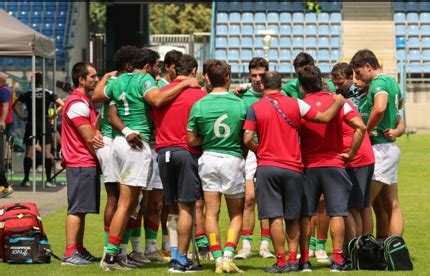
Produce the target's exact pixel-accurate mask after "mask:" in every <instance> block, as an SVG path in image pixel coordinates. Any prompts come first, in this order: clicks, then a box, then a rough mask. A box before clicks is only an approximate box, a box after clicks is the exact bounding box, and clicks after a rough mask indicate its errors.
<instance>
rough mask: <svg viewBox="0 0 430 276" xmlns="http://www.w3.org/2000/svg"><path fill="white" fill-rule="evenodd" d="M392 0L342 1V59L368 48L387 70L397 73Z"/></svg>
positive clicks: (347, 60) (393, 73)
mask: <svg viewBox="0 0 430 276" xmlns="http://www.w3.org/2000/svg"><path fill="white" fill-rule="evenodd" d="M391 5H392V3H391V2H388V1H387V2H347V1H344V2H343V9H342V19H343V20H342V32H343V33H342V51H343V58H342V59H343V61H346V62H349V61H350V60H351V58H352V57H353V55H354V54H355V52H357V51H358V50H360V49H366V48H367V49H370V50H372V51H373V52H374V53H375V54H376V56H377V57H378V60H379V63H380V64H381V65H382V67H383V70H384V72H385V73H386V74H389V75H393V76H396V75H397V67H396V64H397V63H396V44H395V29H394V21H393V9H392V6H391Z"/></svg>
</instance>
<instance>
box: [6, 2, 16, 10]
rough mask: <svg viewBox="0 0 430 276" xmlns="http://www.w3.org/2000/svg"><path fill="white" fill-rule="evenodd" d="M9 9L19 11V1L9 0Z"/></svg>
mask: <svg viewBox="0 0 430 276" xmlns="http://www.w3.org/2000/svg"><path fill="white" fill-rule="evenodd" d="M6 7H7V10H8V11H18V2H7V6H6Z"/></svg>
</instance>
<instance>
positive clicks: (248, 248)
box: [242, 240, 251, 251]
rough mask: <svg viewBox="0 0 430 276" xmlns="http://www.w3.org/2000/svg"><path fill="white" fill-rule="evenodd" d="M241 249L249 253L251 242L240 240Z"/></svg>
mask: <svg viewBox="0 0 430 276" xmlns="http://www.w3.org/2000/svg"><path fill="white" fill-rule="evenodd" d="M242 248H243V249H245V250H249V251H251V241H249V240H242Z"/></svg>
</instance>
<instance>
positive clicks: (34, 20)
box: [30, 11, 42, 23]
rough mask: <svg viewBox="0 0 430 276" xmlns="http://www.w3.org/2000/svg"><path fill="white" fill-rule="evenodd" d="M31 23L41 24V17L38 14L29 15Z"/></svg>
mask: <svg viewBox="0 0 430 276" xmlns="http://www.w3.org/2000/svg"><path fill="white" fill-rule="evenodd" d="M30 19H31V23H42V15H41V13H40V12H37V11H36V12H32V13H31V14H30Z"/></svg>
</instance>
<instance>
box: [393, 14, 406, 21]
mask: <svg viewBox="0 0 430 276" xmlns="http://www.w3.org/2000/svg"><path fill="white" fill-rule="evenodd" d="M393 18H394V22H396V23H400V24H405V22H406V14H405V13H404V12H396V13H394V16H393Z"/></svg>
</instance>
